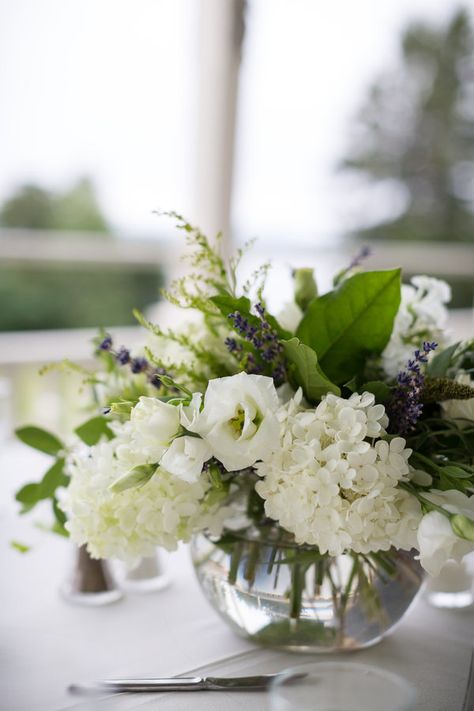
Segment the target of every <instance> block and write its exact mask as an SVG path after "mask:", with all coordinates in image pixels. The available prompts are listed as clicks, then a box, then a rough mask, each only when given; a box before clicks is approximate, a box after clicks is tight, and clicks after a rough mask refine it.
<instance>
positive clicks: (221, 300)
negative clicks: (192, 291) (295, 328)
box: [210, 294, 291, 338]
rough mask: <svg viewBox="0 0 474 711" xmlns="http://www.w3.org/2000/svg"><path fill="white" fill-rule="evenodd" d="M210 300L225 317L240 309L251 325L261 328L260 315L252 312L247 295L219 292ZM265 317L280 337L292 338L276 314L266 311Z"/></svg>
mask: <svg viewBox="0 0 474 711" xmlns="http://www.w3.org/2000/svg"><path fill="white" fill-rule="evenodd" d="M210 301H212V303H213V304H214V306H217V308H218V309H219V311H220V312H221V314H222V315H223V316H225V317H227V316H229V314H232V313H234V312H235V311H238V312H239V313H240V314H242V316H243V317H244V318H246V319H247V320H248V322H249V323H250V325H251V326H254V327H256V328H259V327H260V325H261V321H260V319H259V318H258V316H255V315H254V314H252V313H251V307H252V305H251V303H250V299H248V298H247V297H246V296H240V297H235V296H230V295H227V294H219V295H218V296H212V297H211V298H210ZM265 318H266V320H267V321H268V323H269V324H270V326H271V327H272V328H273V329H274V330H275V331H276V332H277V334H278V337H279V338H291V333H289V332H288V331H285V329H284V328H282V327H281V326H280V324H279V323H278V321H277V320H276V318H275V317H274V316H272V315H271V314H269V313H265Z"/></svg>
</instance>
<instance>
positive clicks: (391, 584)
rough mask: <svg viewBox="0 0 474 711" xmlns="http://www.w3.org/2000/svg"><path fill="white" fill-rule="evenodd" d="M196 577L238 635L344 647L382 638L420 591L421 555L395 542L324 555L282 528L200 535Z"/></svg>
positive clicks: (316, 648)
mask: <svg viewBox="0 0 474 711" xmlns="http://www.w3.org/2000/svg"><path fill="white" fill-rule="evenodd" d="M191 555H192V560H193V564H194V568H195V571H196V574H197V578H198V580H199V583H200V585H201V588H202V590H203V592H204V595H205V596H206V597H207V599H208V600H209V602H210V603H211V605H212V607H213V608H214V609H215V610H216V611H217V612H218V613H219V614H220V616H221V617H222V618H223V619H224V620H225V621H226V622H227V623H228V624H229V625H230V627H232V629H234V630H235V631H236V632H237V633H238V634H239V635H241V636H243V637H246V638H248V639H250V640H251V641H253V642H256V643H258V644H261V645H264V646H269V647H273V648H277V649H285V650H289V651H296V652H310V653H314V652H339V651H345V650H356V649H362V648H364V647H368V646H371V645H373V644H376V643H377V642H378V641H380V640H381V639H382V637H384V636H385V635H386V634H387V633H389V632H390V631H391V630H393V628H394V627H395V625H396V624H397V623H398V622H399V621H400V620H401V619H402V617H403V616H404V615H405V613H406V612H407V610H408V608H409V607H410V605H411V604H412V602H413V601H414V600H415V598H416V597H417V595H418V593H419V592H420V590H421V587H422V583H423V572H422V568H421V566H420V564H419V563H418V561H416V560H415V558H414V555H412V554H411V553H407V552H406V551H398V550H395V549H391V550H389V551H383V552H378V553H369V554H366V555H361V554H355V553H347V554H343V555H340V556H337V557H331V556H328V555H327V554H326V555H322V554H321V553H320V552H319V550H318V549H317V548H316V547H312V546H301V545H297V544H295V543H294V542H292V541H291V540H289V539H288V537H287V536H286V537H285V534H283V533H282V532H281V530H279V529H278V528H273V529H272V530H265V531H262V530H260V529H256V528H253V529H251V530H247V531H245V532H237V533H236V532H227V533H225V534H224V535H223V536H221V538H220V539H215V538H212V537H211V536H209V535H207V534H203V533H201V534H198V535H197V536H195V537H194V538H193V540H192V543H191Z"/></svg>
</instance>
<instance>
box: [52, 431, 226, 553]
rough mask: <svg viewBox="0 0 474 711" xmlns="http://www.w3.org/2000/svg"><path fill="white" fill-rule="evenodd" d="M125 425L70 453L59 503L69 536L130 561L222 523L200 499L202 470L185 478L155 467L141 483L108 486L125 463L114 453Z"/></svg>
mask: <svg viewBox="0 0 474 711" xmlns="http://www.w3.org/2000/svg"><path fill="white" fill-rule="evenodd" d="M116 429H117V428H116ZM127 429H128V428H123V431H122V432H118V433H117V434H118V437H117V438H116V439H113V440H111V441H109V442H103V443H100V444H97V445H95V446H94V447H90V448H80V449H78V450H77V452H76V453H74V454H73V455H72V456H71V458H70V461H69V462H68V472H69V474H70V475H71V482H70V484H69V486H68V488H67V490H66V492H65V496H64V500H63V501H62V502H61V506H62V508H63V510H64V511H65V513H66V515H67V517H68V521H67V524H66V528H67V529H68V531H69V532H70V534H71V537H72V539H73V540H74V541H75V542H76V543H77V544H78V545H83V544H86V543H87V545H88V549H89V551H90V553H91V555H92V556H94V557H100V558H120V559H122V560H125V561H126V562H128V563H133V562H135V561H136V560H137V559H138V558H140V557H142V556H148V555H151V554H152V553H153V551H154V550H155V548H156V546H163V547H164V548H166V549H167V550H174V549H175V548H176V546H177V543H178V541H179V540H184V541H187V540H189V538H190V537H191V535H192V533H193V532H194V531H196V530H200V529H202V528H204V527H206V526H208V525H209V526H211V527H212V529H213V531H214V532H216V530H218V529H219V526H220V527H222V521H221V520H220V519H219V517H218V519H219V520H218V519H216V518H215V516H214V514H213V513H212V512H209V511H207V510H206V507H205V506H204V504H203V499H204V496H205V494H206V492H207V490H208V489H209V486H210V485H209V482H208V479H207V477H206V476H205V475H204V474H202V475H200V476H199V477H198V478H197V479H196V480H195V481H192V482H187V481H183V480H182V479H180V478H178V477H176V476H173V475H171V474H170V473H168V472H166V471H164V470H161V469H160V470H159V471H158V472H157V473H156V474H155V475H154V476H152V478H151V479H150V480H149V481H148V482H147V483H146V484H144V485H143V486H140V487H137V488H133V489H127V490H126V491H122V492H120V493H113V492H112V491H111V490H110V488H109V487H110V485H111V484H112V483H113V482H114V481H116V479H117V478H119V477H120V476H121V475H123V474H124V473H125V472H126V471H127V468H128V467H126V466H124V462H123V461H121V460H120V459H119V458H118V457H117V449H118V448H119V447H121V446H123V445H124V440H127V439H128V437H129V433H128V432H127Z"/></svg>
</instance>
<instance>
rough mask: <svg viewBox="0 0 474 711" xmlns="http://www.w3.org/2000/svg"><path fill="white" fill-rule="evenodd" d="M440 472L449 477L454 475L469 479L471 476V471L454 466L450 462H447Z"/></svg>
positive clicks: (457, 477)
mask: <svg viewBox="0 0 474 711" xmlns="http://www.w3.org/2000/svg"><path fill="white" fill-rule="evenodd" d="M442 473H443V474H445V475H447V476H449V477H454V478H455V479H470V478H471V476H472V473H471V472H468V471H466V470H465V469H461V467H456V466H454V465H452V464H448V466H446V467H443V468H442Z"/></svg>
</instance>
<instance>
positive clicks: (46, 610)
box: [0, 443, 474, 711]
mask: <svg viewBox="0 0 474 711" xmlns="http://www.w3.org/2000/svg"><path fill="white" fill-rule="evenodd" d="M47 461H48V460H47V458H46V457H43V456H42V455H40V454H37V453H34V452H32V451H30V450H28V449H27V448H26V447H23V446H22V445H20V444H14V443H9V444H7V445H4V446H3V447H2V449H1V451H0V575H1V578H0V579H1V584H0V709H2V711H59V710H60V709H77V711H93V710H95V709H97V711H107V709H110V710H111V711H122V710H125V709H136V708H140V709H152V708H153V709H155V708H156V709H174V710H175V711H176V710H180V709H183V710H184V709H193V711H200V710H201V709H203V710H204V709H206V710H207V711H212V709H219V710H222V709H226V710H227V709H228V710H231V711H232V710H233V709H244V708H245V709H246V711H253V710H255V711H257V709H258V711H261V709H264V708H266V704H267V698H266V695H265V693H263V692H255V693H254V692H245V693H235V692H234V693H231V692H230V693H227V692H199V693H195V694H193V695H192V696H191V697H190V696H189V693H188V694H186V693H183V692H181V693H176V692H170V693H167V694H164V693H160V694H153V695H152V694H140V695H133V694H121V695H115V696H107V697H101V698H93V699H84V698H79V697H74V696H71V695H69V694H68V692H67V686H68V685H69V684H70V683H71V682H74V681H83V680H91V679H98V678H107V677H119V676H171V675H175V674H187V673H190V672H192V673H194V672H196V671H199V672H203V673H212V674H215V675H217V674H221V675H233V674H235V675H240V674H242V675H244V674H253V673H267V672H274V671H279V670H281V669H283V668H285V667H288V666H294V665H296V664H301V663H307V662H313V661H314V662H315V663H317V662H318V661H319V660H321V661H327V660H328V659H331V660H333V659H340V658H344V659H346V660H347V659H350V660H354V661H355V662H359V663H368V664H373V665H375V666H378V667H381V668H383V669H388V670H391V671H394V672H396V673H398V674H401V675H402V676H403V677H405V678H406V679H407V680H409V681H411V682H412V683H413V684H414V685H415V686H416V688H417V691H418V700H417V705H416V709H419V710H420V711H428V710H429V711H458V710H459V711H460V710H461V708H462V704H463V698H464V693H465V689H466V684H467V679H468V672H469V663H470V658H471V650H472V644H473V630H474V614H473V611H472V610H464V611H461V610H459V611H455V610H436V609H434V608H432V607H430V606H429V605H428V604H427V603H426V601H425V600H424V599H423V598H421V599H419V600H418V601H417V602H416V603H415V605H414V606H413V607H412V608H411V610H410V611H409V613H408V614H407V616H406V617H405V618H404V620H403V621H402V623H401V624H400V625H399V626H398V627H397V629H396V630H395V631H394V632H393V634H392V635H391V636H389V637H387V638H386V639H385V640H383V641H382V642H381V643H380V644H378V645H377V646H375V647H372V648H370V649H367V650H362V651H360V652H353V653H351V654H350V655H347V654H346V655H344V656H343V655H318V656H316V657H315V656H309V655H295V654H287V653H282V652H274V651H271V650H266V649H260V648H256V647H255V646H253V645H252V644H250V643H248V642H246V641H245V640H243V639H240V638H239V637H237V636H236V635H235V634H234V633H233V632H232V631H231V630H230V629H228V628H227V626H226V625H225V624H224V623H223V622H222V621H221V619H220V618H219V617H218V616H217V615H216V613H215V612H214V610H212V609H211V607H210V606H209V604H208V603H207V601H206V600H205V598H204V597H203V595H202V593H201V591H200V589H199V586H198V584H197V582H196V580H195V577H194V573H193V570H192V566H191V563H190V560H189V556H188V551H187V549H186V547H185V546H183V547H182V548H181V549H180V550H179V551H178V552H177V553H175V554H172V555H171V556H166V560H165V561H164V562H165V564H166V565H167V566H168V569H169V572H170V575H171V579H172V583H171V585H170V586H169V587H168V588H166V589H164V590H161V591H159V592H153V593H147V594H145V593H141V594H139V593H134V594H127V595H126V596H125V597H124V598H123V599H121V600H120V601H118V602H116V603H114V604H111V605H108V606H104V607H99V608H90V607H81V606H74V605H71V604H68V603H67V602H65V601H64V600H62V599H61V597H60V596H59V593H58V590H59V587H60V585H61V583H62V582H63V581H64V579H65V578H66V576H67V573H68V568H69V566H70V565H71V563H72V560H73V548H72V547H71V544H70V543H69V541H67V540H65V539H61V538H59V537H55V536H53V535H49V534H47V533H45V532H44V531H41V530H39V529H38V527H37V526H35V525H34V523H35V522H38V521H39V520H41V519H42V520H43V521H44V520H46V519H47V512H44V511H42V510H40V511H39V512H38V514H37V515H35V514H33V515H31V514H30V515H29V516H26V517H20V516H18V513H17V506H16V504H15V502H14V501H13V492H14V491H15V490H16V489H17V488H18V487H19V486H20V485H21V484H22V483H24V482H25V481H28V480H35V479H37V478H38V476H39V475H40V473H41V472H42V471H43V469H42V467H44V468H46V464H47ZM12 539H13V540H19V541H21V542H24V543H28V544H32V546H33V547H32V550H30V552H29V553H25V554H21V553H19V552H17V551H16V550H14V549H13V548H12V547H11V544H10V541H11V540H12ZM380 709H381V710H382V709H383V705H381V706H380Z"/></svg>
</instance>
